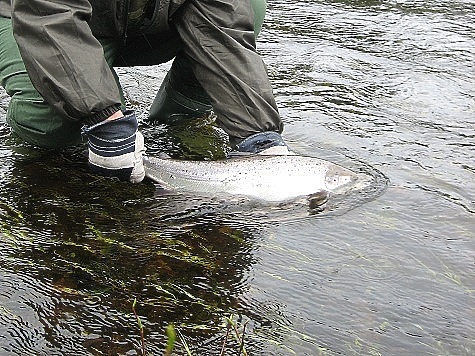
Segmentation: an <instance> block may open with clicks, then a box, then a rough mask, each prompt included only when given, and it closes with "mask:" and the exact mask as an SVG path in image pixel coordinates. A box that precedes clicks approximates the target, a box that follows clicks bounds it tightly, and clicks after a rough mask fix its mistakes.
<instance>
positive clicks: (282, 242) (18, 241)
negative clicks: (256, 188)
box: [0, 0, 475, 355]
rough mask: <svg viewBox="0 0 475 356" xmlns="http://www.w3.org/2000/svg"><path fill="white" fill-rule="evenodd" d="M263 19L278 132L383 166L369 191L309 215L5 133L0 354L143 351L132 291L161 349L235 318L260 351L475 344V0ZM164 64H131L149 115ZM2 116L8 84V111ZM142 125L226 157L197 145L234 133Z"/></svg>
mask: <svg viewBox="0 0 475 356" xmlns="http://www.w3.org/2000/svg"><path fill="white" fill-rule="evenodd" d="M269 8H270V9H269V13H268V17H267V22H266V24H265V27H264V30H263V32H262V35H261V37H260V38H259V44H258V46H259V51H260V52H261V53H262V54H263V56H264V58H265V60H266V62H267V64H268V68H269V72H270V75H271V80H272V82H273V83H274V87H275V93H276V96H277V101H278V103H279V106H280V108H281V114H282V117H283V119H284V121H285V124H286V130H285V132H284V136H285V139H286V140H287V141H288V142H289V144H290V146H291V148H292V149H293V150H295V151H296V152H297V153H300V154H305V155H311V156H317V157H321V158H326V159H329V160H332V161H334V162H336V163H340V164H342V165H344V166H346V167H349V168H352V169H355V170H358V171H363V172H367V173H368V172H371V173H372V174H373V175H374V176H375V178H377V179H376V181H377V184H374V185H373V189H374V190H373V191H369V192H367V194H368V196H367V197H366V198H365V197H364V196H363V194H359V195H356V196H353V197H344V198H341V199H340V200H338V199H334V200H333V201H332V203H331V204H333V206H332V205H331V204H330V206H329V208H328V209H327V211H326V212H325V213H324V214H317V215H314V216H308V212H307V211H306V210H302V208H301V207H298V206H287V207H273V208H271V207H262V206H256V205H252V204H249V203H246V202H242V201H236V202H231V201H221V200H219V199H218V200H202V199H200V198H198V197H195V198H191V197H188V196H184V195H170V194H169V193H167V192H164V191H162V190H160V189H158V187H157V186H155V185H154V184H152V183H151V182H147V183H144V184H141V185H135V186H131V185H129V184H125V183H120V182H116V181H111V180H108V179H102V178H98V177H94V176H92V175H89V174H88V173H87V170H86V168H85V158H84V155H83V148H77V149H73V150H68V151H66V152H56V151H43V150H38V149H35V148H32V147H28V146H26V145H23V144H21V143H19V142H17V141H16V140H15V138H14V137H12V136H11V135H10V134H9V131H8V129H7V128H6V127H2V128H1V130H0V137H1V142H0V160H1V163H2V164H1V165H0V350H1V351H0V353H1V354H12V355H25V354H47V355H67V354H75V355H90V354H96V355H101V354H109V355H134V354H140V352H141V345H140V334H139V330H138V325H137V321H136V319H135V317H134V315H133V313H132V310H131V306H132V301H133V299H134V298H137V301H138V302H137V307H136V309H137V312H138V313H139V315H140V318H141V320H142V322H143V324H144V327H145V342H146V345H147V350H148V351H149V352H150V354H163V350H164V348H165V344H166V340H165V327H166V326H167V325H168V324H169V323H173V324H174V325H175V326H176V327H177V329H179V330H180V331H181V332H182V334H183V335H184V337H185V338H186V341H187V343H188V344H189V345H190V347H191V348H192V351H193V354H199V355H214V354H216V355H219V354H220V351H221V345H222V340H223V338H224V335H225V332H226V331H225V329H224V327H223V323H222V322H223V318H224V317H226V316H230V315H231V314H234V315H236V316H237V318H238V320H239V322H240V323H246V322H247V327H246V349H247V351H248V352H249V354H250V355H269V354H271V355H292V354H297V355H318V354H328V355H338V354H340V355H361V354H364V355H379V354H383V355H401V354H418V355H429V354H430V355H432V354H437V355H472V354H473V353H474V352H475V340H474V339H473V329H474V327H475V322H474V320H475V309H474V306H475V300H474V294H473V293H474V290H475V280H474V278H473V276H474V275H475V264H474V261H475V246H474V241H475V235H474V231H475V224H474V214H475V198H474V197H475V184H474V181H475V179H474V178H475V177H474V174H475V167H474V162H475V154H474V152H475V151H474V149H473V148H474V146H475V130H474V129H475V120H474V118H475V112H474V111H475V103H474V97H475V93H474V89H473V88H474V87H475V78H474V69H475V68H474V56H475V36H474V33H475V28H474V27H475V25H474V23H475V21H474V20H475V18H474V10H475V4H474V3H473V2H472V1H468V0H465V1H463V0H458V1H450V2H449V1H442V0H438V1H422V0H420V1H419V0H407V1H392V0H391V1H376V0H372V1H369V0H367V1H350V0H347V1H344V0H340V1H293V2H288V1H281V0H275V1H272V2H269ZM166 69H167V65H165V66H157V67H148V68H146V69H143V68H130V69H124V68H121V69H119V75H120V78H121V81H122V83H123V86H124V91H125V94H126V96H127V97H128V98H129V100H130V102H131V103H132V105H133V106H134V107H135V109H136V110H137V111H138V113H139V115H140V116H141V117H145V112H146V110H147V108H148V106H149V105H150V102H151V101H152V99H153V98H154V96H155V92H156V90H157V89H158V87H159V85H160V82H161V80H162V79H163V77H164V74H165V73H166ZM7 105H8V98H7V97H6V95H5V94H4V93H3V92H1V93H0V117H1V118H2V120H3V118H4V116H5V112H6V108H7ZM142 129H143V131H144V134H145V136H146V138H147V143H148V146H149V152H151V153H157V152H161V151H165V152H167V153H170V154H174V155H178V156H180V157H185V158H191V159H194V158H199V157H208V158H219V157H221V156H222V155H224V154H225V152H223V151H221V150H222V145H220V144H217V145H214V146H207V147H205V146H202V144H201V142H199V141H193V140H192V139H191V138H193V135H190V132H193V131H195V130H198V131H199V132H200V135H202V136H207V137H212V138H213V140H217V142H220V140H224V139H225V138H223V136H222V135H221V134H222V133H221V132H220V131H219V130H217V129H215V128H213V127H209V126H208V127H203V126H200V125H197V126H196V125H195V126H193V127H190V128H189V129H188V130H187V131H177V128H176V127H175V128H164V127H160V126H145V125H143V126H142ZM184 141H186V142H188V143H189V144H191V147H190V146H189V145H188V146H187V145H183V142H184ZM376 172H382V173H381V175H378V174H376ZM386 177H388V178H389V179H390V183H389V186H388V189H387V190H386V191H385V192H384V194H383V195H380V193H381V189H382V188H384V187H385V185H386ZM363 203H364V204H363ZM236 350H237V342H236V341H231V340H230V341H229V343H228V345H227V351H228V354H237V351H236ZM177 354H183V355H184V354H186V352H185V349H184V347H183V346H182V345H181V344H180V345H178V346H177Z"/></svg>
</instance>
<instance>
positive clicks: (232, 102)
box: [174, 0, 283, 146]
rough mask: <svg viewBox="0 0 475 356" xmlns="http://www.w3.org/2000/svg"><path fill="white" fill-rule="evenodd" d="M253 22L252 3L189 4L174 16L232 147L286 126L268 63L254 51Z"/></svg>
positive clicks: (200, 0) (211, 0)
mask: <svg viewBox="0 0 475 356" xmlns="http://www.w3.org/2000/svg"><path fill="white" fill-rule="evenodd" d="M256 5H257V3H256ZM254 7H256V6H254ZM254 19H255V15H254V8H253V6H252V4H251V0H243V1H232V0H189V1H188V2H186V3H185V5H183V8H182V10H181V11H180V12H179V13H178V15H177V16H176V17H175V18H174V23H175V25H176V28H177V30H178V32H179V34H180V37H181V39H182V40H183V43H184V50H183V51H184V53H185V54H186V56H188V57H189V58H190V61H189V63H190V64H191V67H192V71H193V73H194V74H195V76H196V78H197V80H198V82H199V83H200V84H201V86H202V87H203V88H204V90H205V91H206V93H207V95H208V96H209V98H210V102H211V104H212V106H213V109H214V111H215V113H216V115H217V122H218V124H219V125H220V126H221V127H222V128H223V129H224V130H225V131H226V132H227V133H228V135H229V136H230V143H231V146H234V145H236V144H237V143H238V142H240V141H241V140H243V139H245V138H247V137H249V136H251V135H254V134H256V133H259V132H264V131H274V132H278V133H280V132H281V131H282V128H283V125H282V121H281V119H280V116H279V113H278V110H277V105H276V103H275V99H274V96H273V93H272V87H271V84H270V81H269V78H268V75H267V70H266V67H265V64H264V63H263V61H262V58H261V57H260V56H259V54H258V53H257V52H256V48H255V37H254V34H253V33H252V31H253V29H254V27H255V24H254Z"/></svg>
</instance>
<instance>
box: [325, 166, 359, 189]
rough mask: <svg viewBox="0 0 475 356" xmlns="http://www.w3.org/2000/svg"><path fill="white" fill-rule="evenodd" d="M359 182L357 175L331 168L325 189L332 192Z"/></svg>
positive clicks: (341, 168) (344, 169)
mask: <svg viewBox="0 0 475 356" xmlns="http://www.w3.org/2000/svg"><path fill="white" fill-rule="evenodd" d="M356 180H357V175H356V174H355V173H354V172H352V171H350V170H349V169H346V168H343V167H339V166H331V167H330V168H328V170H327V173H326V175H325V187H326V189H327V190H328V191H330V192H332V191H335V190H338V189H339V188H342V187H345V186H347V185H349V184H350V183H353V182H355V181H356Z"/></svg>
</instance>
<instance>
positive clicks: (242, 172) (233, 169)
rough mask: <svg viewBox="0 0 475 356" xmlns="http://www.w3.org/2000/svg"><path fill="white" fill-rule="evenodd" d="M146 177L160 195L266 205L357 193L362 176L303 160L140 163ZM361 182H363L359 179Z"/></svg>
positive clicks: (155, 160) (315, 160)
mask: <svg viewBox="0 0 475 356" xmlns="http://www.w3.org/2000/svg"><path fill="white" fill-rule="evenodd" d="M144 165H145V172H146V175H147V177H149V178H150V179H152V180H154V181H156V182H158V183H159V184H160V185H162V186H163V187H164V188H166V189H173V190H176V191H185V192H192V193H199V194H206V195H214V196H216V195H240V196H246V197H249V198H254V199H257V200H261V201H266V202H283V201H289V200H292V199H295V198H298V197H302V196H309V195H312V194H315V193H318V192H322V191H324V192H329V193H342V192H344V191H346V190H351V189H355V188H359V187H361V185H362V184H364V183H363V181H366V180H367V178H368V176H366V175H362V174H357V173H355V172H353V171H351V170H349V169H347V168H344V167H342V166H340V165H337V164H334V163H332V162H329V161H326V160H323V159H319V158H313V157H305V156H297V155H289V156H260V155H255V156H246V157H238V158H231V159H225V160H217V161H184V160H176V159H168V158H159V157H147V158H146V159H145V160H144ZM363 176H364V177H363Z"/></svg>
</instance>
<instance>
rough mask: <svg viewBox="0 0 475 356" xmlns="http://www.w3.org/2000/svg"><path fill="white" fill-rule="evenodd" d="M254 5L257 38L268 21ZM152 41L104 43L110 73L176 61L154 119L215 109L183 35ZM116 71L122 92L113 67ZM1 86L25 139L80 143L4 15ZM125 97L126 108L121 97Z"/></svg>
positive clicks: (258, 1) (260, 1) (257, 1)
mask: <svg viewBox="0 0 475 356" xmlns="http://www.w3.org/2000/svg"><path fill="white" fill-rule="evenodd" d="M251 4H252V9H253V11H254V32H255V35H256V36H257V34H258V33H259V31H260V29H261V26H262V22H263V19H264V14H265V8H266V0H251ZM167 35H170V34H167ZM147 36H148V37H146V36H144V37H143V38H144V39H145V41H144V42H146V43H149V41H150V40H151V37H150V36H151V35H147ZM153 40H154V45H155V44H157V45H156V46H153V48H150V46H149V45H148V48H140V43H141V42H140V41H130V42H129V44H128V45H127V46H126V48H125V50H124V48H123V47H121V43H120V41H117V40H101V41H100V42H101V45H102V47H103V50H104V56H105V59H106V61H107V63H108V64H109V65H110V66H111V69H112V66H113V65H151V64H159V63H164V62H166V61H169V60H170V59H172V58H173V57H176V58H175V61H174V63H173V65H172V68H171V70H170V72H169V73H168V75H167V77H166V79H165V80H164V82H163V83H162V86H161V88H160V90H159V93H158V94H157V97H156V99H155V101H154V103H153V104H152V107H151V110H150V115H149V116H150V118H151V119H153V120H159V121H162V122H164V121H166V120H168V118H169V116H170V115H173V114H182V115H183V114H193V115H201V114H203V113H206V112H208V111H210V110H211V104H210V100H209V98H208V95H207V94H206V92H205V91H204V90H203V88H202V86H201V85H200V84H199V83H198V81H197V79H196V77H195V75H194V72H193V70H192V67H191V63H190V60H189V59H188V58H187V56H186V55H184V54H183V52H182V51H181V50H182V46H183V43H182V42H181V40H180V38H179V37H178V35H176V36H174V35H173V33H172V34H171V36H169V37H167V38H160V37H159V36H154V38H153ZM119 51H120V54H119ZM118 54H119V55H118ZM123 54H124V55H123ZM127 54H130V55H127ZM112 73H113V75H115V77H116V81H117V84H118V87H119V90H120V85H119V82H118V79H117V76H116V74H115V71H114V70H113V69H112ZM0 84H1V85H2V87H3V88H5V90H6V92H7V93H8V95H9V96H10V97H11V100H10V104H9V107H8V111H7V123H8V124H9V125H10V126H11V127H12V129H13V131H14V132H15V133H16V134H17V135H18V136H20V137H21V138H22V139H24V140H26V141H27V142H30V143H33V144H35V145H38V146H41V147H64V146H69V145H74V144H77V143H79V142H80V140H81V135H80V127H81V124H80V123H78V122H74V121H71V120H68V119H66V118H65V117H64V116H62V115H60V114H58V113H57V112H55V111H54V109H53V108H52V107H51V106H50V105H48V104H47V103H46V102H45V100H44V99H43V98H42V97H41V95H40V94H39V93H38V91H37V90H36V89H35V88H34V86H33V84H32V83H31V80H30V78H29V76H28V74H27V71H26V69H25V66H24V64H23V60H22V58H21V55H20V52H19V50H18V46H17V44H16V42H15V39H14V38H13V34H12V24H11V19H9V18H4V17H0ZM121 96H122V104H123V105H124V99H123V95H122V93H121Z"/></svg>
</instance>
